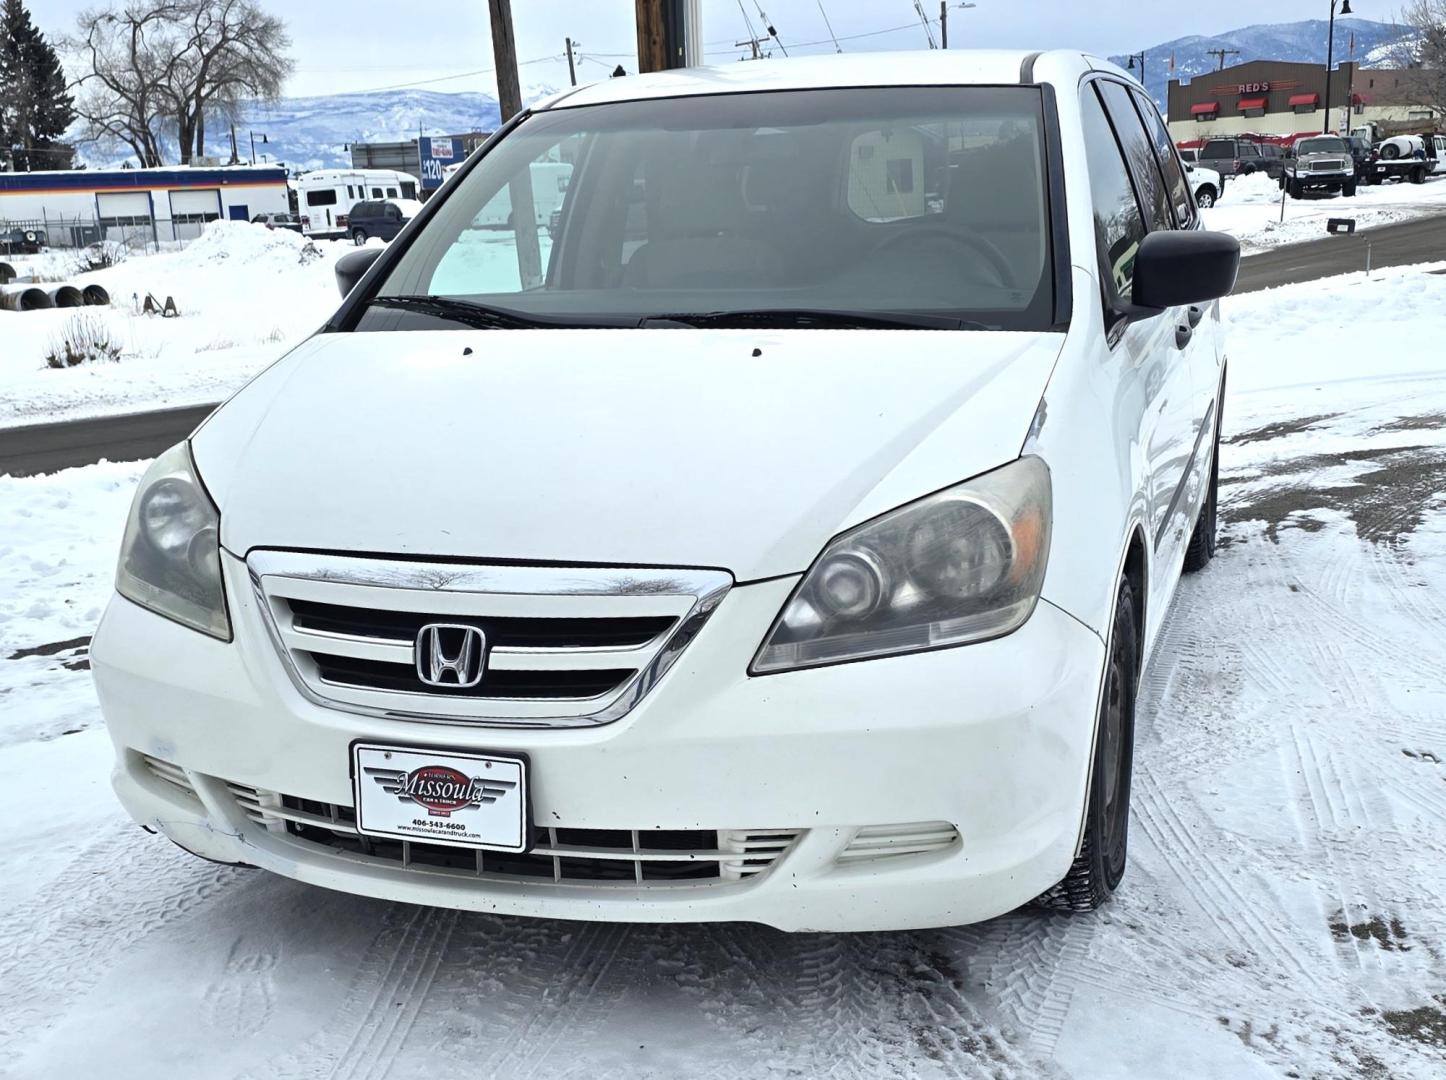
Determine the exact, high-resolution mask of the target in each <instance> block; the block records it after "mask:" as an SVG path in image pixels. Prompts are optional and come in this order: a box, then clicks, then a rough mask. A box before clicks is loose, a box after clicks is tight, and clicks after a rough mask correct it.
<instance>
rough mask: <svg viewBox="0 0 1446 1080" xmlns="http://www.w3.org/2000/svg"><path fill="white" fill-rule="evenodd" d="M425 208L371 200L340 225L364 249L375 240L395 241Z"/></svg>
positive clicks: (412, 202) (411, 202)
mask: <svg viewBox="0 0 1446 1080" xmlns="http://www.w3.org/2000/svg"><path fill="white" fill-rule="evenodd" d="M421 208H422V204H421V203H419V202H417V201H416V200H414V199H382V200H376V199H370V200H367V201H366V202H359V203H357V204H356V205H355V206H353V207H352V208H351V213H350V214H347V215H346V216H344V217H342V218H341V219H340V224H341V225H342V226H343V227H344V228H345V229H346V230H347V232H348V233H350V234H351V238H352V240H353V241H354V242H355V243H356V244H357V246H358V247H360V246H361V245H362V244H365V243H366V242H367V241H368V240H370V239H371V238H372V237H374V236H375V237H377V238H379V239H381V240H395V239H396V236H397V233H399V232H401V231H402V228H403V226H405V225H406V224H407V222H409V221H411V220H412V218H414V217H416V216H417V212H418V211H419V210H421Z"/></svg>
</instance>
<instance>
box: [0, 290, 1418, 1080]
mask: <svg viewBox="0 0 1446 1080" xmlns="http://www.w3.org/2000/svg"><path fill="white" fill-rule="evenodd" d="M1227 311H1228V314H1229V316H1230V317H1231V318H1232V319H1233V321H1234V323H1235V329H1236V334H1235V337H1234V340H1233V344H1232V349H1231V360H1232V363H1231V368H1230V390H1229V396H1228V399H1227V404H1226V408H1225V431H1226V435H1227V438H1228V442H1227V443H1226V445H1225V447H1224V450H1223V456H1222V465H1223V475H1222V482H1223V489H1222V506H1223V515H1224V521H1225V540H1224V545H1223V550H1222V552H1221V554H1220V557H1219V558H1218V559H1217V560H1216V561H1215V562H1214V563H1213V564H1212V565H1211V566H1210V567H1209V569H1208V570H1207V571H1206V572H1205V573H1204V574H1202V575H1199V576H1197V577H1195V578H1191V579H1188V580H1187V581H1186V582H1185V583H1184V585H1183V586H1182V589H1181V592H1180V594H1179V597H1178V599H1177V601H1176V604H1175V607H1174V610H1173V611H1172V613H1171V614H1170V617H1169V621H1168V628H1167V631H1166V638H1165V641H1164V644H1163V647H1162V649H1161V651H1160V654H1159V656H1158V659H1157V661H1156V662H1155V663H1154V665H1153V667H1152V668H1151V669H1150V670H1149V671H1148V672H1146V674H1145V677H1144V688H1143V695H1142V702H1141V715H1140V722H1139V734H1138V747H1137V751H1136V763H1137V764H1136V768H1137V773H1136V777H1135V789H1134V799H1135V803H1134V816H1133V820H1132V829H1131V848H1132V856H1133V862H1132V865H1131V869H1130V871H1129V875H1128V878H1127V880H1126V882H1125V885H1124V887H1123V889H1122V891H1121V893H1120V894H1119V896H1118V897H1117V899H1116V902H1115V903H1113V904H1112V905H1110V906H1109V907H1108V908H1107V909H1106V910H1104V911H1102V912H1100V913H1098V915H1097V916H1094V917H1089V918H1081V919H1072V918H1062V917H1043V916H1040V915H1036V914H1030V913H1020V914H1015V915H1009V916H1006V917H1004V918H1000V919H997V920H994V921H993V922H990V923H986V924H983V925H980V926H974V927H967V928H961V929H949V930H937V931H928V932H919V933H907V934H874V935H862V936H852V937H850V936H837V935H800V936H793V937H790V936H786V935H782V934H778V933H775V932H772V931H769V930H765V929H761V928H758V927H752V926H717V927H678V926H616V925H593V924H580V923H566V924H564V923H552V922H527V921H522V920H516V919H508V918H500V917H487V916H480V915H470V914H459V913H456V912H451V911H442V910H431V909H424V908H415V907H407V906H403V905H396V904H387V903H383V902H380V901H374V900H365V899H359V898H354V897H349V896H344V895H340V894H333V893H327V892H324V891H321V890H317V889H312V888H309V887H306V886H302V885H298V884H294V883H291V882H288V881H285V880H282V879H279V878H275V877H271V876H268V875H263V874H261V873H260V872H256V871H246V870H241V869H234V868H229V867H218V866H213V865H210V864H207V863H202V862H200V861H198V860H195V859H193V858H191V857H189V856H187V855H185V854H183V853H182V852H180V851H178V850H176V849H174V848H172V847H171V846H169V845H168V844H167V843H165V842H164V841H163V840H161V839H159V838H157V837H152V836H147V835H145V834H143V833H141V832H140V831H139V830H138V829H136V828H135V827H134V826H132V825H131V824H130V823H129V822H128V821H125V820H123V819H122V816H121V813H120V810H119V808H118V807H117V806H116V805H115V803H114V801H113V800H112V798H111V796H110V793H109V789H108V786H107V780H106V773H107V770H108V767H109V760H110V747H109V743H108V741H107V739H106V737H105V734H104V732H103V731H101V730H99V717H98V713H97V710H96V705H95V700H94V695H93V693H92V691H91V687H90V683H89V679H88V676H87V674H86V672H85V668H86V660H85V645H86V641H87V640H88V637H87V635H88V634H89V632H90V628H91V627H92V626H93V625H94V623H95V620H96V618H97V616H98V614H99V611H100V607H101V605H102V604H103V603H104V601H105V599H106V597H107V595H108V593H109V590H110V582H111V575H112V567H113V561H114V553H115V550H116V543H117V540H118V537H119V533H120V529H121V525H122V519H123V517H124V514H125V509H126V506H127V503H128V502H129V499H130V497H131V492H132V490H133V488H134V485H135V482H136V480H137V479H138V477H139V475H140V473H141V470H142V467H143V466H142V465H141V464H136V463H132V464H103V465H96V466H92V467H89V468H84V469H77V470H73V471H70V472H66V473H61V474H59V475H55V476H46V477H31V478H23V479H17V478H0V988H3V992H0V1062H3V1064H0V1075H4V1076H7V1077H15V1078H26V1080H29V1078H37V1080H38V1078H44V1080H49V1078H54V1077H63V1076H75V1075H83V1074H94V1073H96V1072H97V1071H100V1072H103V1073H104V1074H105V1075H106V1076H107V1077H108V1078H110V1080H121V1078H128V1077H136V1078H144V1080H157V1078H170V1077H177V1078H187V1080H191V1078H198V1077H200V1078H209V1077H217V1078H229V1077H245V1078H256V1080H262V1078H273V1077H279V1078H292V1077H295V1078H301V1077H308V1078H309V1077H375V1078H381V1077H413V1076H417V1077H422V1076H426V1077H431V1078H436V1077H451V1076H462V1075H468V1076H478V1077H491V1076H506V1077H528V1076H532V1077H549V1078H551V1077H588V1078H598V1077H620V1078H621V1077H629V1078H630V1077H654V1078H660V1080H661V1078H675V1077H683V1076H699V1077H744V1076H747V1077H757V1076H780V1077H781V1076H799V1077H809V1078H812V1077H817V1076H834V1077H859V1078H875V1077H889V1076H898V1077H922V1078H932V1077H976V1076H978V1077H996V1078H1000V1077H1002V1078H1025V1077H1030V1078H1032V1077H1055V1078H1065V1077H1069V1078H1080V1080H1083V1078H1095V1077H1119V1078H1136V1077H1138V1078H1149V1080H1157V1078H1159V1077H1162V1076H1170V1077H1177V1076H1178V1077H1219V1078H1222V1080H1227V1078H1228V1080H1238V1078H1248V1077H1309V1078H1322V1077H1325V1078H1340V1080H1347V1078H1349V1080H1355V1078H1358V1077H1391V1078H1401V1077H1405V1078H1420V1080H1426V1078H1428V1077H1438V1078H1439V1077H1440V1076H1442V1075H1446V683H1443V680H1442V678H1441V675H1440V673H1441V672H1442V671H1443V670H1446V599H1443V597H1446V363H1443V360H1442V358H1441V357H1440V356H1439V355H1438V354H1436V353H1435V352H1433V350H1429V349H1402V350H1386V351H1383V352H1374V353H1373V352H1371V351H1370V350H1369V349H1368V348H1367V346H1368V344H1369V343H1371V342H1373V341H1378V340H1384V339H1388V338H1390V337H1391V336H1392V335H1394V334H1396V333H1398V332H1399V331H1400V329H1401V328H1402V327H1409V328H1410V333H1411V336H1412V338H1413V340H1417V341H1431V340H1436V341H1440V340H1446V277H1443V276H1438V275H1432V274H1429V273H1425V272H1422V271H1420V270H1393V271H1387V272H1385V273H1383V274H1380V275H1378V276H1377V278H1376V279H1375V280H1372V281H1365V280H1363V279H1362V278H1361V277H1360V276H1359V275H1358V276H1355V277H1351V278H1341V279H1336V280H1332V281H1330V282H1327V283H1325V284H1324V285H1315V286H1312V287H1310V288H1301V287H1293V288H1287V289H1281V290H1276V291H1272V292H1267V293H1261V294H1256V295H1252V296H1246V297H1237V298H1234V299H1232V300H1230V301H1229V302H1228V304H1227ZM1366 356H1370V357H1371V359H1370V360H1369V362H1366V361H1364V360H1363V359H1362V358H1363V357H1366ZM196 722H197V723H204V722H205V718H204V717H197V718H196Z"/></svg>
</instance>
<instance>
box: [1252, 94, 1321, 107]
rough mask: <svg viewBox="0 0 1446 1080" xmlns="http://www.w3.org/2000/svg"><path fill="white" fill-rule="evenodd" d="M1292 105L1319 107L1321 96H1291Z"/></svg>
mask: <svg viewBox="0 0 1446 1080" xmlns="http://www.w3.org/2000/svg"><path fill="white" fill-rule="evenodd" d="M1241 104H1242V105H1244V104H1245V103H1244V102H1241ZM1290 104H1291V105H1292V106H1296V105H1319V104H1320V95H1319V94H1291V95H1290Z"/></svg>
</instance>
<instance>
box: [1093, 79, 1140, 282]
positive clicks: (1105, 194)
mask: <svg viewBox="0 0 1446 1080" xmlns="http://www.w3.org/2000/svg"><path fill="white" fill-rule="evenodd" d="M1080 112H1081V114H1082V119H1083V121H1084V135H1085V147H1086V157H1087V159H1088V161H1089V172H1090V197H1091V201H1092V203H1093V206H1094V217H1095V241H1096V243H1097V244H1098V245H1099V253H1100V260H1101V262H1103V263H1104V267H1103V269H1104V271H1105V272H1106V273H1108V274H1109V276H1110V280H1111V281H1113V283H1114V287H1115V291H1116V292H1117V293H1118V294H1119V296H1120V299H1122V300H1129V298H1130V294H1131V289H1132V287H1133V284H1134V276H1135V255H1136V254H1137V253H1138V252H1139V250H1140V243H1141V242H1142V241H1143V240H1144V239H1145V219H1144V215H1142V214H1141V213H1140V204H1139V202H1138V201H1137V200H1136V198H1135V189H1134V186H1133V185H1132V184H1131V183H1130V174H1129V172H1128V171H1127V170H1126V168H1125V159H1124V158H1123V157H1122V156H1121V154H1120V147H1119V144H1118V143H1117V142H1115V133H1114V130H1113V129H1112V128H1111V127H1110V122H1109V120H1108V119H1107V118H1106V117H1105V111H1104V107H1103V106H1102V105H1101V104H1100V100H1099V97H1098V95H1097V94H1096V92H1095V88H1094V87H1093V86H1087V87H1085V88H1084V90H1083V92H1082V93H1081V95H1080Z"/></svg>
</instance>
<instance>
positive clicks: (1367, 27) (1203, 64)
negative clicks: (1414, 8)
mask: <svg viewBox="0 0 1446 1080" xmlns="http://www.w3.org/2000/svg"><path fill="white" fill-rule="evenodd" d="M1329 25H1330V24H1329V23H1327V22H1326V20H1324V19H1305V20H1303V21H1301V22H1293V23H1275V24H1271V25H1261V26H1247V27H1245V28H1243V29H1241V30H1231V31H1230V32H1228V33H1224V34H1216V35H1213V36H1211V37H1201V36H1198V35H1196V36H1191V37H1182V38H1176V39H1175V40H1174V41H1166V42H1163V43H1162V44H1159V45H1153V46H1151V47H1150V48H1148V49H1146V50H1145V88H1146V89H1147V90H1149V91H1150V94H1151V95H1152V96H1153V97H1154V98H1155V100H1156V101H1158V102H1159V103H1160V105H1161V107H1163V106H1164V104H1165V93H1166V86H1167V85H1168V83H1169V81H1170V79H1172V78H1176V79H1179V80H1180V81H1182V82H1188V81H1189V80H1190V79H1192V78H1194V77H1195V76H1196V75H1205V74H1208V73H1209V72H1212V71H1215V70H1216V69H1217V68H1218V66H1219V60H1218V59H1217V58H1216V57H1214V56H1211V55H1210V53H1209V50H1211V49H1238V50H1239V51H1240V55H1238V56H1227V57H1226V58H1225V66H1226V67H1232V66H1234V65H1235V64H1244V63H1247V62H1248V61H1251V60H1289V61H1294V62H1296V63H1315V64H1324V63H1325V61H1326V35H1327V30H1328V27H1329ZM1352 34H1354V35H1355V44H1356V51H1355V53H1354V54H1351V52H1350V41H1351V35H1352ZM1412 34H1413V31H1412V30H1410V29H1409V28H1407V27H1400V26H1394V25H1392V24H1390V23H1381V22H1372V21H1370V20H1369V19H1356V18H1347V19H1337V20H1336V46H1335V60H1336V63H1337V64H1340V63H1344V62H1345V61H1347V60H1351V59H1355V60H1356V61H1358V62H1359V63H1361V64H1362V65H1366V64H1370V65H1371V66H1376V67H1386V66H1390V65H1391V58H1390V54H1391V52H1392V46H1394V45H1396V44H1397V43H1399V42H1401V41H1402V40H1403V39H1406V38H1409V37H1410V36H1411V35H1412ZM1172 56H1173V57H1174V58H1175V70H1174V72H1173V73H1172V72H1171V71H1170V58H1171V57H1172ZM1110 59H1111V60H1112V61H1114V62H1115V63H1116V64H1119V65H1120V66H1121V67H1125V66H1126V65H1128V64H1129V57H1127V56H1124V55H1120V56H1111V57H1110ZM1136 74H1138V72H1136Z"/></svg>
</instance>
